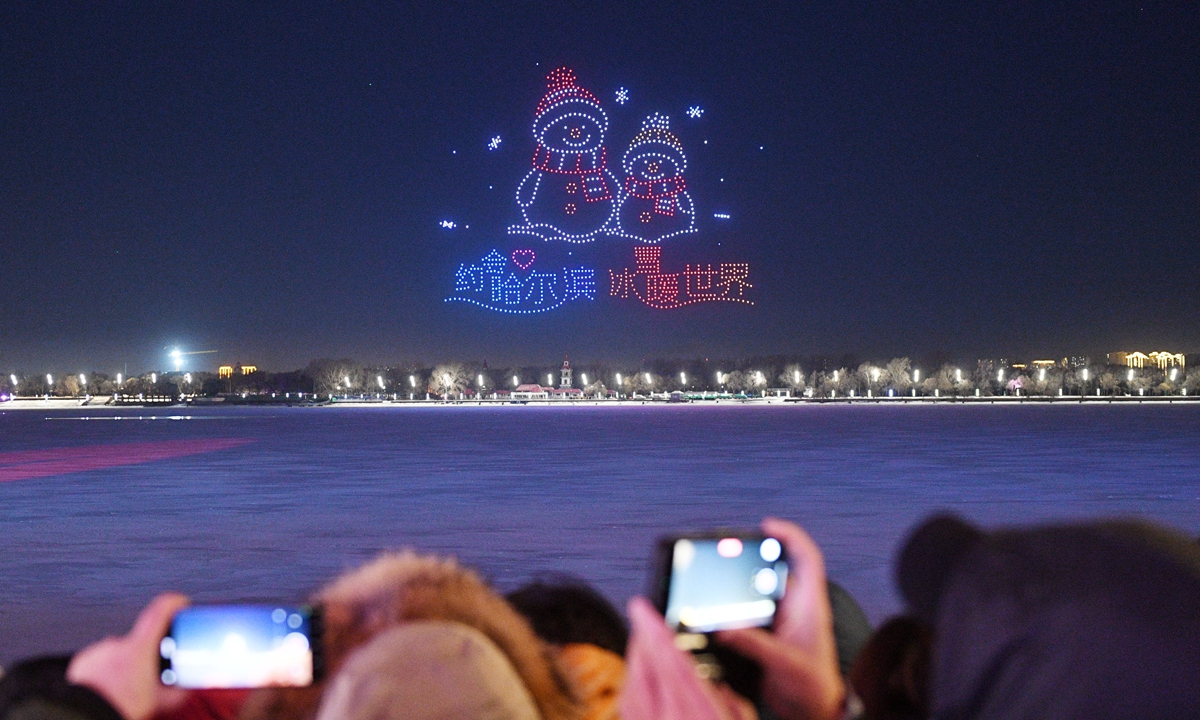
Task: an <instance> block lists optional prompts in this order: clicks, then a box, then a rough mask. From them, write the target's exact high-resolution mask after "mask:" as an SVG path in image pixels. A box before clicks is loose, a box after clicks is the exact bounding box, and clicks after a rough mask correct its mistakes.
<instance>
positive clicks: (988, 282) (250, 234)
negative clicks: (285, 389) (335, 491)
mask: <svg viewBox="0 0 1200 720" xmlns="http://www.w3.org/2000/svg"><path fill="white" fill-rule="evenodd" d="M352 5H353V4H352V3H346V2H341V3H330V4H304V5H300V4H293V3H279V4H273V5H272V4H267V3H245V4H241V5H232V4H225V3H149V2H148V3H105V4H87V3H79V4H76V6H74V7H69V8H68V7H61V6H56V5H54V4H50V3H40V2H39V3H26V4H22V5H20V6H16V7H14V6H13V5H12V4H6V6H5V7H6V9H5V12H4V19H3V21H2V22H0V248H3V254H2V256H0V257H2V264H0V273H2V274H0V370H3V371H5V372H9V371H14V370H16V371H19V370H25V371H30V372H32V371H42V370H54V371H58V372H66V371H80V370H88V371H91V370H99V371H111V372H116V371H117V370H119V369H121V367H123V366H124V364H125V363H128V369H129V370H130V371H133V370H135V369H147V370H148V369H153V368H162V367H166V366H167V364H168V363H167V362H166V360H165V353H164V350H163V348H165V347H167V346H175V345H179V346H181V347H183V348H184V349H191V350H204V349H217V350H220V353H219V354H218V355H210V356H203V357H204V358H205V359H203V360H200V361H198V364H197V365H196V366H195V367H204V366H206V365H208V364H213V365H215V363H216V361H217V360H220V361H229V362H233V361H241V362H255V363H257V364H258V365H259V366H260V367H264V368H268V369H286V368H289V367H297V366H302V365H304V364H305V363H307V362H308V361H309V360H310V359H312V358H315V357H321V356H335V357H354V358H356V359H358V360H360V361H363V362H395V363H405V362H436V361H440V360H448V359H459V360H482V359H486V360H488V361H489V362H494V363H496V364H500V363H506V362H507V363H523V362H552V361H554V360H555V359H556V358H559V357H561V356H562V355H563V354H564V353H569V354H570V355H571V356H572V358H579V359H581V360H635V359H640V358H645V357H681V356H687V357H692V356H699V357H704V356H709V357H738V356H746V355H751V354H762V353H803V354H818V353H823V354H841V353H856V354H858V355H859V356H861V357H863V358H887V357H890V356H893V355H900V354H904V355H913V356H921V355H922V354H927V353H935V352H949V353H951V354H953V355H954V356H957V357H961V358H963V359H969V358H973V357H994V356H1009V357H1012V356H1022V355H1037V356H1046V357H1062V356H1064V355H1068V354H1076V353H1086V354H1092V355H1100V354H1102V353H1104V352H1108V351H1111V350H1117V349H1131V350H1132V349H1140V350H1143V351H1150V350H1159V349H1162V350H1172V351H1184V352H1195V351H1197V350H1200V323H1198V322H1197V318H1198V317H1200V288H1198V283H1197V269H1198V268H1200V133H1198V123H1200V11H1197V10H1196V8H1195V6H1194V5H1192V4H1190V3H1144V4H1140V5H1139V4H1137V3H1128V2H1122V3H1108V4H1097V3H1057V4H1054V5H1053V6H1051V4H1049V3H1032V2H1031V3H1012V2H1005V3H995V4H991V5H990V6H985V5H984V4H982V3H965V4H964V3H960V2H938V3H921V4H918V5H916V6H914V5H913V4H911V3H865V4H858V3H856V4H854V5H852V6H851V5H849V4H848V5H846V6H837V5H832V4H830V5H825V4H810V3H781V4H779V5H765V4H764V5H758V6H757V7H755V8H753V9H750V8H748V7H742V6H735V5H733V4H730V5H729V6H724V7H722V6H715V5H711V4H708V5H700V4H696V5H691V6H687V7H683V6H681V7H679V8H675V7H674V5H675V4H671V6H672V7H671V8H665V7H664V8H654V7H652V6H651V5H652V4H647V3H641V4H638V5H637V6H635V7H636V10H629V11H626V10H619V9H614V8H615V7H616V6H615V5H612V4H610V3H599V2H596V3H546V4H528V5H526V6H525V9H522V10H506V9H497V8H495V7H493V6H492V4H491V3H488V4H483V3H480V4H478V5H467V4H449V3H427V4H414V5H416V6H417V7H415V8H412V7H401V6H400V5H401V4H397V3H377V4H376V6H374V7H372V6H362V7H352ZM421 5H430V6H432V5H438V6H439V8H438V9H437V10H431V9H427V8H426V9H422V8H421V7H420V6H421ZM664 5H666V4H664ZM560 66H568V67H571V68H573V69H574V71H575V73H576V75H577V77H578V82H579V84H580V85H581V86H582V87H584V88H586V89H587V90H589V91H591V92H592V93H594V94H595V95H596V97H597V98H599V100H600V102H601V104H602V105H603V108H604V111H605V112H606V113H607V114H608V117H609V120H610V122H611V127H610V131H609V135H608V137H607V138H606V146H607V147H608V155H609V158H610V164H613V165H616V164H619V162H618V160H619V158H620V156H621V154H622V153H623V152H624V150H625V148H626V147H627V146H628V144H629V142H630V138H631V137H633V135H634V134H635V133H636V132H637V130H638V128H639V125H640V122H641V119H642V118H644V117H645V116H647V115H649V114H651V113H654V112H660V113H663V114H666V115H669V116H670V118H671V127H672V129H673V130H674V132H675V134H676V135H677V136H678V137H679V139H680V141H681V142H682V144H683V146H684V149H685V152H686V154H687V156H688V160H689V165H688V168H687V171H686V173H685V176H686V181H687V187H688V191H689V192H690V193H691V196H692V198H693V199H694V201H695V205H696V209H697V228H698V229H699V232H698V233H696V234H694V235H691V236H687V237H685V238H681V239H675V240H668V241H666V242H665V243H664V251H663V253H664V254H663V257H664V265H667V264H671V265H673V266H674V265H678V264H682V262H684V260H685V258H690V260H689V261H700V260H703V261H705V262H713V263H716V262H728V261H745V262H749V263H750V265H751V278H750V280H751V282H752V283H754V285H755V287H754V288H753V289H752V290H751V291H749V292H750V297H751V298H752V299H753V300H754V301H755V302H756V304H755V305H754V306H747V305H739V304H734V303H704V304H699V305H693V306H688V307H684V308H680V309H676V310H657V309H652V308H649V307H646V306H644V305H642V304H640V303H638V302H636V301H635V300H620V299H615V298H610V297H608V269H609V268H614V267H619V266H615V265H614V262H615V261H613V260H612V259H611V258H613V257H617V256H620V257H626V258H628V259H627V260H625V261H624V262H625V264H628V265H632V263H633V260H632V252H631V250H632V244H630V243H628V242H625V243H624V244H612V243H609V244H607V245H603V246H602V244H603V243H607V242H608V241H599V242H598V243H597V244H596V245H595V246H594V247H580V248H574V249H573V253H574V254H573V255H572V259H573V260H580V261H582V262H586V263H588V264H590V265H592V266H594V267H595V268H596V270H597V280H598V283H597V285H598V288H597V289H598V293H597V297H596V300H595V301H594V302H584V301H579V302H575V303H571V304H569V305H567V306H565V307H563V308H561V309H559V310H556V311H554V312H550V313H547V314H544V315H540V316H530V317H512V316H501V315H498V314H494V313H491V312H488V311H485V310H482V309H479V308H475V307H472V306H469V305H465V304H456V303H445V302H444V301H443V299H444V298H446V297H448V296H451V295H453V294H454V293H453V287H454V274H455V269H456V268H457V267H458V266H459V264H460V263H464V262H467V263H469V262H473V261H477V260H478V259H479V258H480V257H481V256H482V254H483V253H484V252H486V251H487V250H489V249H491V248H493V247H494V248H498V249H500V251H501V252H502V253H508V252H510V251H511V250H513V249H514V248H519V247H533V248H534V249H535V250H537V251H538V252H539V253H541V252H543V250H544V251H545V253H546V257H552V256H554V254H555V253H558V254H560V255H561V253H562V252H563V251H564V250H565V249H566V248H564V247H563V246H562V244H561V243H557V244H555V245H556V246H555V247H546V248H542V247H541V246H536V247H535V246H533V245H530V243H529V242H527V241H520V240H514V239H513V238H511V237H509V236H507V235H506V233H505V229H506V228H507V227H508V226H509V225H510V224H512V223H514V222H516V221H517V220H518V219H519V213H518V209H517V206H516V203H515V192H516V188H517V184H518V182H519V181H520V180H521V178H522V177H523V176H524V174H525V173H526V172H527V171H528V170H529V168H530V166H531V164H530V158H531V157H532V154H533V150H534V140H533V136H532V133H531V126H532V122H533V117H534V108H535V106H536V105H537V103H538V101H539V99H540V98H541V97H542V95H543V93H544V92H545V89H546V85H545V82H546V80H545V78H546V75H547V73H549V72H550V71H551V70H553V69H555V68H557V67H560ZM620 87H625V88H627V89H628V90H629V95H630V101H629V103H627V104H626V105H618V104H616V102H615V95H614V93H615V91H616V90H617V89H618V88H620ZM693 105H698V106H700V107H702V108H703V109H704V115H703V116H702V117H700V118H698V119H693V118H689V117H687V115H686V114H685V111H686V109H687V108H688V107H690V106H693ZM496 135H499V136H500V137H501V138H502V143H501V145H500V148H499V149H497V150H495V151H491V150H489V149H488V146H487V143H488V141H489V139H490V138H492V137H494V136H496ZM705 141H707V144H705ZM760 148H761V149H760ZM618 173H619V170H618ZM489 186H490V187H489ZM718 212H723V213H728V214H729V215H730V219H729V220H718V219H716V218H714V217H713V215H714V213H718ZM442 220H452V221H453V222H455V223H456V225H457V227H455V228H454V229H453V230H449V229H444V228H441V227H439V222H440V221H442ZM468 225H469V226H470V227H469V228H468V227H467V226H468ZM538 242H541V241H538ZM543 244H545V243H543ZM676 260H678V263H677V262H676Z"/></svg>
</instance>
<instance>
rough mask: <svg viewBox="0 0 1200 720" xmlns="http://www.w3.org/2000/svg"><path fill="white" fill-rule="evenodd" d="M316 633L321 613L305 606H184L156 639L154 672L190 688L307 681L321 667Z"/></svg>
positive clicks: (169, 682)
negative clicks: (157, 664) (157, 658)
mask: <svg viewBox="0 0 1200 720" xmlns="http://www.w3.org/2000/svg"><path fill="white" fill-rule="evenodd" d="M321 634H322V633H321V614H320V612H319V610H318V609H316V608H311V607H307V606H300V607H296V606H287V605H199V606H195V607H189V608H185V609H183V610H180V611H179V613H178V614H176V615H175V618H174V620H172V621H171V629H170V631H169V632H168V633H167V636H166V637H164V638H163V639H162V642H161V643H160V644H159V655H160V657H161V661H160V675H159V677H160V679H161V681H162V684H163V685H171V686H174V687H180V688H191V689H209V688H259V687H303V686H306V685H311V684H313V683H314V682H316V681H317V680H319V679H320V676H321V671H322V662H321Z"/></svg>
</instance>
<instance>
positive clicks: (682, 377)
mask: <svg viewBox="0 0 1200 720" xmlns="http://www.w3.org/2000/svg"><path fill="white" fill-rule="evenodd" d="M679 384H680V385H687V373H684V372H681V373H679Z"/></svg>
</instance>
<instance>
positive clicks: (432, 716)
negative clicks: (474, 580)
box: [316, 622, 540, 720]
mask: <svg viewBox="0 0 1200 720" xmlns="http://www.w3.org/2000/svg"><path fill="white" fill-rule="evenodd" d="M539 718H540V715H539V714H538V711H537V706H536V705H535V704H534V702H533V698H532V697H531V696H530V694H529V691H528V690H527V689H526V688H525V686H524V685H523V684H522V683H521V678H520V677H519V676H518V675H517V673H516V670H514V669H513V666H512V663H510V662H509V661H508V659H507V658H506V657H505V656H504V653H502V652H501V651H500V649H499V648H497V647H496V645H495V643H493V642H492V641H490V640H488V639H487V637H485V636H484V635H483V633H481V632H479V631H478V630H475V629H474V628H470V627H467V626H466V625H462V624H459V623H448V622H414V623H408V624H405V625H401V626H398V627H396V628H393V629H391V630H388V631H386V632H384V633H381V634H380V635H378V636H376V637H375V639H373V640H372V641H371V642H369V643H367V644H366V645H365V646H363V647H362V648H360V649H358V650H356V651H355V652H354V654H353V655H352V656H351V657H350V659H349V660H348V661H347V662H346V665H345V667H343V668H342V670H341V671H340V672H339V673H338V674H337V676H336V677H335V678H334V679H333V682H332V683H330V686H329V688H328V690H326V692H325V695H324V697H323V698H322V700H321V706H320V709H319V710H318V711H317V716H316V720H451V719H455V720H539Z"/></svg>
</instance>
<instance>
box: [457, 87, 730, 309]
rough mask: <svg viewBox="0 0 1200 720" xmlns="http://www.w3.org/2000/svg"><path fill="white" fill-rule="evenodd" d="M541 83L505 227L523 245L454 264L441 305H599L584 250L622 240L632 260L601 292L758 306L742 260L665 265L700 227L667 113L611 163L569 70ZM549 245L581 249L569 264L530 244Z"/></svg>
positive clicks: (643, 125)
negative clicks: (674, 246)
mask: <svg viewBox="0 0 1200 720" xmlns="http://www.w3.org/2000/svg"><path fill="white" fill-rule="evenodd" d="M546 86H547V89H546V93H545V95H544V96H543V97H542V99H541V101H540V102H539V103H538V104H537V107H536V108H535V110H534V119H533V128H532V134H533V139H534V151H533V157H532V161H531V167H530V169H529V170H527V171H526V173H525V176H524V177H523V178H522V179H521V180H520V182H519V183H518V185H517V192H516V203H517V209H518V210H519V212H520V216H521V222H519V223H517V224H514V225H511V226H509V228H508V235H509V237H510V238H513V239H515V240H517V241H518V243H519V244H517V245H516V246H515V247H511V249H510V250H509V251H508V254H507V255H506V254H505V253H504V251H502V250H500V249H493V250H492V251H491V252H489V253H487V254H486V255H484V256H483V257H482V258H480V259H479V260H478V261H475V262H468V263H462V264H460V265H459V266H458V269H457V271H456V272H455V276H454V294H453V295H451V296H450V297H448V298H446V302H463V303H468V304H472V305H475V306H477V307H481V308H484V309H487V310H492V311H494V312H500V313H506V314H512V315H532V314H539V313H544V312H548V311H550V310H555V309H558V308H560V307H563V306H564V305H567V304H569V303H572V302H577V301H589V302H590V301H595V300H596V294H597V280H596V271H595V270H594V269H593V268H591V267H588V266H587V262H586V260H587V258H588V256H589V250H591V249H592V248H594V247H596V246H597V245H598V244H606V245H611V244H618V245H624V246H626V247H628V248H629V250H630V251H631V253H632V255H633V258H634V265H633V268H632V269H630V268H628V267H626V268H622V269H620V270H617V269H612V270H609V271H608V274H609V292H608V294H607V295H606V297H608V298H611V299H619V300H626V299H631V298H633V299H638V300H640V301H641V302H642V303H644V304H645V305H648V306H650V307H653V308H656V309H660V310H672V309H676V308H680V307H684V306H686V305H694V304H698V303H706V302H735V303H741V304H745V305H753V304H754V302H753V301H752V300H751V299H750V298H749V297H748V294H747V291H748V290H750V289H752V288H753V287H754V286H753V284H751V282H750V266H749V264H748V263H741V262H718V263H715V264H714V263H711V262H709V263H696V264H690V263H684V265H683V269H682V270H680V271H678V272H664V270H663V267H662V263H663V252H664V250H663V248H664V247H669V246H670V242H674V241H678V240H680V239H682V238H684V237H685V236H687V235H690V234H694V233H696V232H698V229H697V227H696V208H695V205H694V203H693V200H692V197H691V195H690V194H689V193H688V190H687V181H686V179H685V172H686V170H687V166H688V162H687V155H686V153H685V152H684V148H683V143H682V142H681V141H680V139H679V137H678V136H677V135H676V134H675V133H674V132H673V131H672V128H671V119H670V117H668V116H667V115H665V114H662V113H657V112H656V113H653V114H651V115H650V116H648V117H645V118H643V119H642V120H641V122H640V124H639V127H638V129H637V131H636V132H635V133H634V134H633V136H632V138H631V139H630V140H629V143H628V146H627V147H626V149H625V151H624V153H622V155H621V157H620V164H619V166H618V167H616V168H615V169H614V168H613V167H611V166H610V164H609V152H608V147H609V143H608V141H609V137H610V124H609V118H608V115H607V114H606V113H605V111H604V108H603V107H602V106H601V104H600V101H599V99H598V98H597V96H596V95H595V94H593V93H592V92H591V91H590V90H588V89H586V88H584V87H583V86H581V85H580V84H579V82H578V79H577V78H576V76H575V72H574V71H573V70H571V69H569V68H558V69H556V70H554V71H553V72H551V73H550V74H549V76H548V77H547V78H546ZM614 98H615V102H616V103H617V104H619V105H625V104H626V103H628V102H629V90H628V89H627V88H624V87H621V88H618V89H617V90H616V91H615V93H614ZM703 114H704V110H703V109H702V108H701V107H700V106H698V105H693V106H691V107H689V108H688V109H687V110H686V115H687V116H688V117H689V118H692V119H694V120H695V119H699V118H700V117H701V116H702V115H703ZM500 142H501V141H500V138H499V136H496V137H494V138H492V141H491V142H490V143H489V145H488V147H489V150H492V151H494V150H497V149H498V148H499V147H500ZM615 171H619V172H620V173H621V174H620V177H618V176H617V174H616V172H615ZM717 217H723V218H728V217H729V216H728V215H727V214H719V215H717ZM442 225H443V227H449V228H453V224H448V223H445V222H443V223H442ZM669 241H670V242H669ZM545 243H565V244H566V247H570V248H572V251H571V252H569V253H568V254H569V255H571V256H572V257H573V258H574V257H575V256H576V253H578V256H579V257H580V261H579V262H578V264H574V263H573V264H570V265H568V266H566V267H547V266H544V263H543V264H542V265H537V251H536V249H535V248H536V247H537V246H538V244H545Z"/></svg>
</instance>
